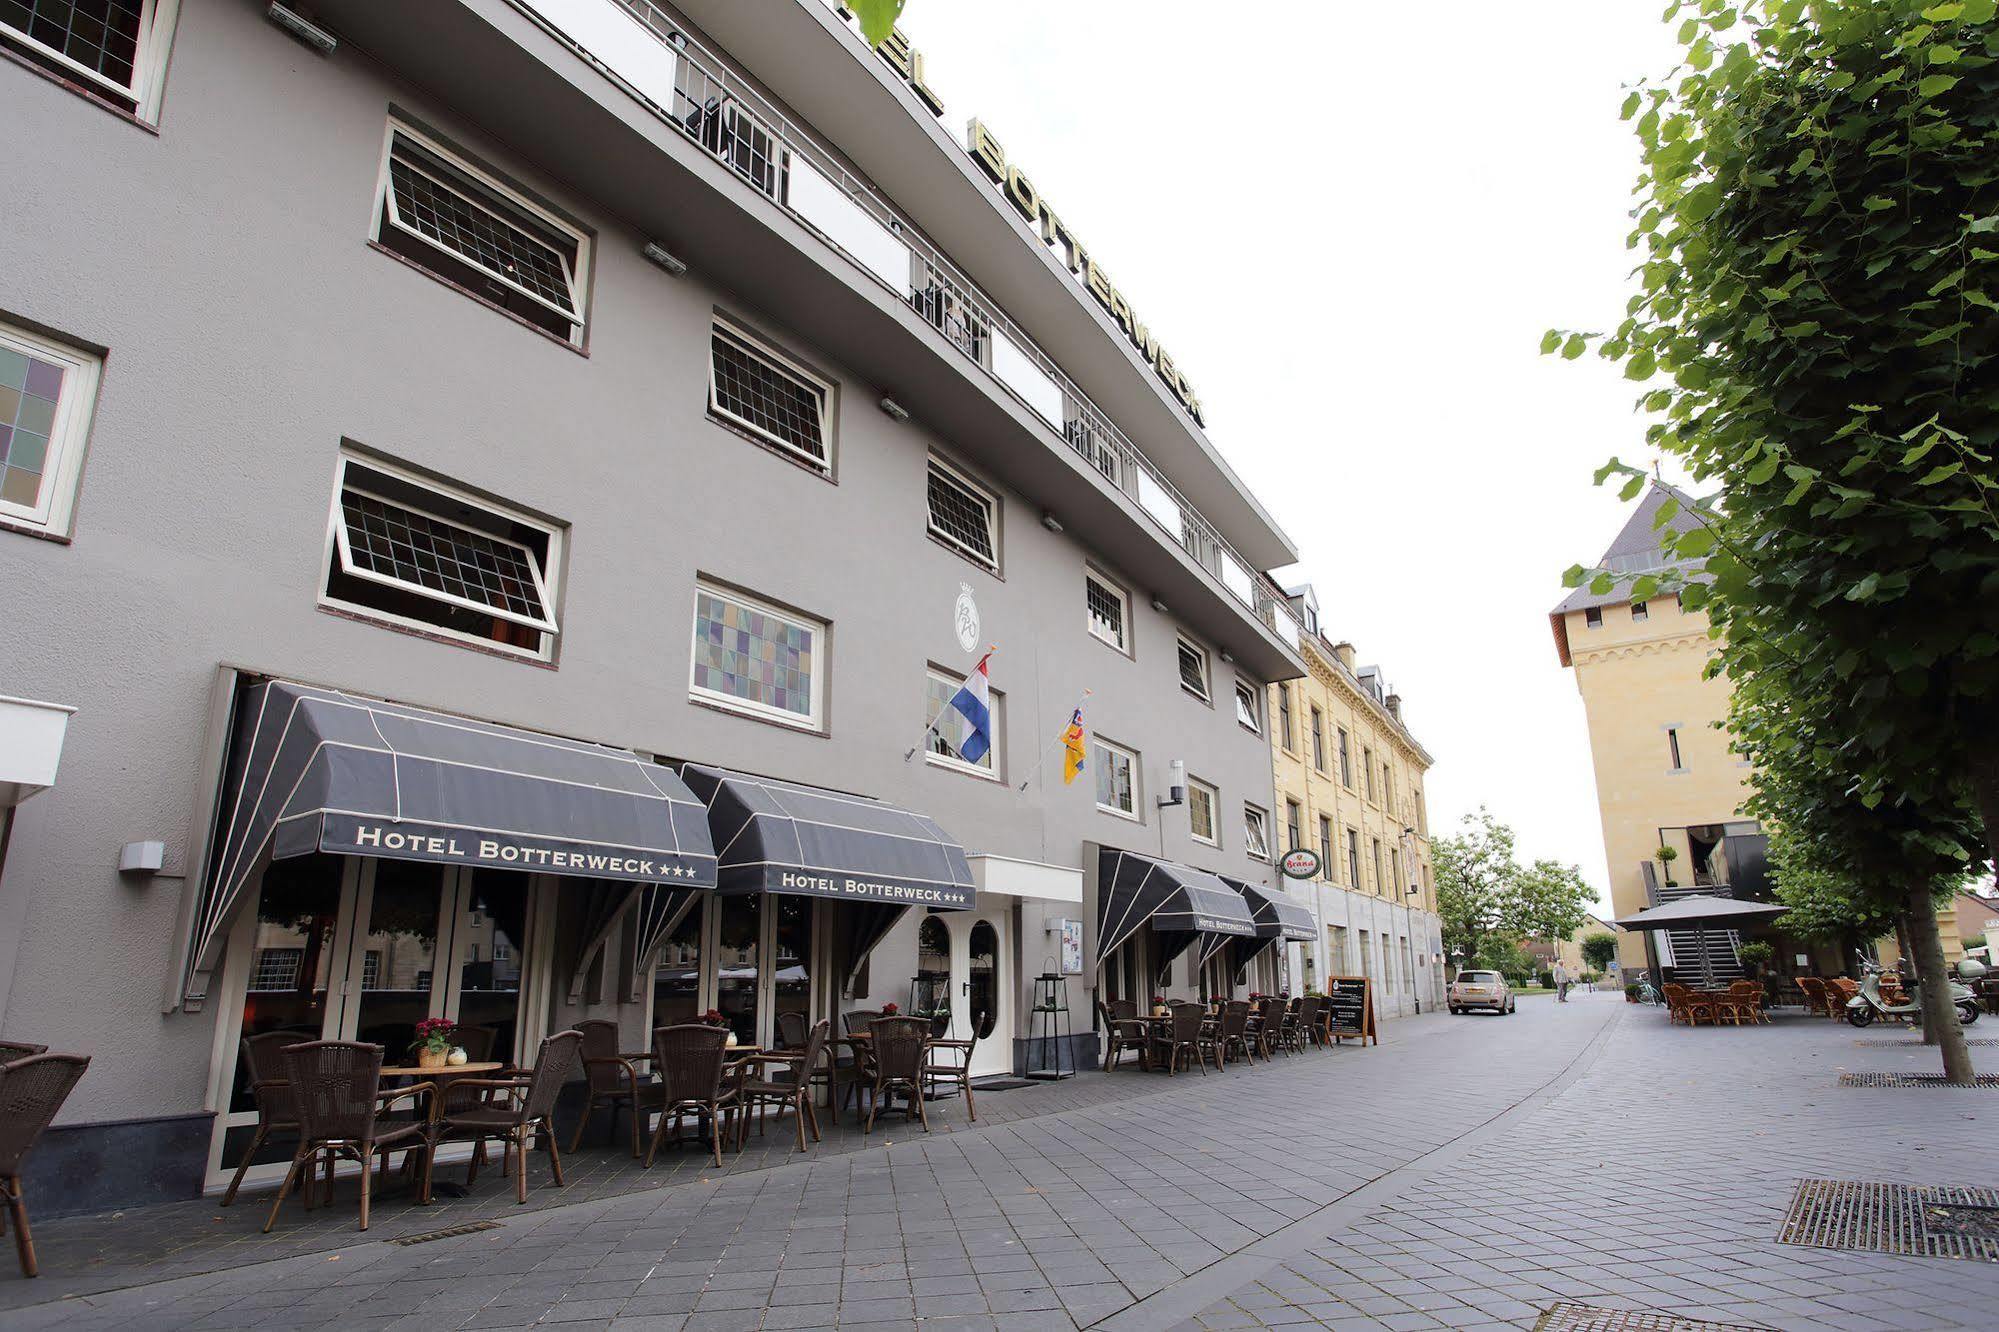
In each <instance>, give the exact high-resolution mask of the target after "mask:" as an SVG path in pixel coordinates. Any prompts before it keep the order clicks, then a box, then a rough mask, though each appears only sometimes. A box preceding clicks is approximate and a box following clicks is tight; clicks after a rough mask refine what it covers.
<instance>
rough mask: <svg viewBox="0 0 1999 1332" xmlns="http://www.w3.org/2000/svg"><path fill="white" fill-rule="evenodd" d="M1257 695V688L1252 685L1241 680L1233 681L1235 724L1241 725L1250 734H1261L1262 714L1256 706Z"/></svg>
mask: <svg viewBox="0 0 1999 1332" xmlns="http://www.w3.org/2000/svg"><path fill="white" fill-rule="evenodd" d="M1257 697H1258V694H1257V689H1256V687H1255V686H1254V685H1251V684H1249V683H1247V682H1245V681H1242V680H1237V681H1236V682H1235V719H1236V725H1238V726H1240V727H1242V728H1243V729H1244V730H1246V731H1248V732H1249V733H1250V734H1251V735H1262V734H1263V716H1262V712H1261V710H1260V709H1259V708H1258V707H1257V706H1256V701H1257Z"/></svg>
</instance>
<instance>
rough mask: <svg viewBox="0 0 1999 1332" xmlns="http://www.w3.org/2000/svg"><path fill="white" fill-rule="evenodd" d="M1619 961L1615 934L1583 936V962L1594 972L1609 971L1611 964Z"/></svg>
mask: <svg viewBox="0 0 1999 1332" xmlns="http://www.w3.org/2000/svg"><path fill="white" fill-rule="evenodd" d="M1616 960H1617V936H1616V935H1614V934H1585V935H1584V936H1583V961H1585V962H1587V963H1589V965H1590V968H1591V969H1592V970H1594V971H1608V970H1609V969H1610V964H1611V963H1612V962H1614V961H1616Z"/></svg>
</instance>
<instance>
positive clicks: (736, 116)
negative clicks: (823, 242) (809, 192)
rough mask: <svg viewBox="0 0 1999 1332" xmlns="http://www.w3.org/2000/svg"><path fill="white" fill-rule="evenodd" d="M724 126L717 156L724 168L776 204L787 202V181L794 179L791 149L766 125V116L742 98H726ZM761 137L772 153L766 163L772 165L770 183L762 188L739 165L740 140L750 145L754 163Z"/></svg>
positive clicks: (723, 109)
mask: <svg viewBox="0 0 1999 1332" xmlns="http://www.w3.org/2000/svg"><path fill="white" fill-rule="evenodd" d="M720 115H721V123H720V125H719V126H717V129H718V131H719V133H720V135H721V136H722V137H721V139H720V140H719V147H718V152H717V155H718V157H719V158H720V160H721V162H722V163H723V165H725V166H727V167H728V168H729V170H731V171H733V172H735V173H736V176H737V178H738V179H740V180H741V181H742V182H743V183H744V184H746V185H748V186H749V187H750V188H751V189H753V190H755V191H756V192H757V193H758V194H761V195H763V196H764V197H765V198H767V199H769V200H771V201H772V202H773V203H779V204H782V203H785V202H786V195H787V194H788V193H789V191H787V190H786V189H785V182H786V180H787V178H788V177H789V176H790V167H791V147H790V145H789V144H787V143H785V141H784V140H783V139H780V138H779V137H778V135H777V131H776V130H774V129H772V128H771V127H770V126H769V125H767V124H765V123H764V119H763V117H762V116H759V115H758V114H757V113H756V112H755V111H752V110H751V109H750V108H749V107H748V106H746V105H744V103H743V102H742V100H741V99H740V98H735V97H725V98H723V99H722V106H721V109H720ZM759 135H761V136H762V137H763V138H764V139H765V140H766V141H767V142H768V144H769V148H770V151H769V153H768V154H767V155H766V158H765V160H766V161H768V162H769V163H770V168H769V169H770V184H769V185H768V186H764V185H760V184H758V183H757V180H756V178H755V177H754V176H752V175H751V174H750V173H749V172H748V171H747V170H745V169H744V168H743V167H742V166H740V165H738V164H737V162H736V140H737V139H738V138H739V137H740V138H743V139H745V140H747V141H748V142H749V144H750V157H751V160H754V159H755V155H756V137H757V136H759Z"/></svg>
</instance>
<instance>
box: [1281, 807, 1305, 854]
mask: <svg viewBox="0 0 1999 1332" xmlns="http://www.w3.org/2000/svg"><path fill="white" fill-rule="evenodd" d="M1303 813H1304V811H1303V810H1302V809H1300V808H1299V805H1298V802H1297V801H1295V800H1287V801H1285V802H1284V836H1285V842H1284V849H1285V850H1286V851H1296V850H1297V849H1298V848H1299V847H1301V846H1303V845H1305V835H1304V833H1303V831H1302V830H1300V828H1299V827H1298V821H1299V819H1300V818H1301V817H1302V816H1303Z"/></svg>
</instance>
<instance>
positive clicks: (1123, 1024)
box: [1097, 999, 1152, 1073]
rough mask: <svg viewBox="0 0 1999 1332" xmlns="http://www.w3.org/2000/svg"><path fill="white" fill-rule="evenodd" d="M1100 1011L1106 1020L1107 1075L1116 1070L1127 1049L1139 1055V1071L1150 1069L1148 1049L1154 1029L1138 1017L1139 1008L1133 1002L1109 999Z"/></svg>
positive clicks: (1105, 1066)
mask: <svg viewBox="0 0 1999 1332" xmlns="http://www.w3.org/2000/svg"><path fill="white" fill-rule="evenodd" d="M1097 1008H1098V1010H1099V1011H1100V1012H1101V1013H1102V1014H1103V1019H1104V1036H1105V1038H1106V1040H1105V1045H1104V1072H1106V1073H1110V1072H1113V1071H1115V1070H1116V1068H1117V1066H1118V1065H1119V1064H1121V1063H1123V1062H1124V1052H1125V1051H1127V1050H1131V1051H1134V1052H1136V1053H1137V1055H1138V1066H1139V1067H1140V1068H1148V1067H1150V1066H1151V1059H1150V1056H1148V1055H1147V1053H1146V1047H1147V1045H1148V1044H1149V1043H1150V1041H1151V1031H1152V1029H1151V1028H1150V1027H1149V1026H1148V1025H1147V1024H1146V1023H1145V1021H1144V1020H1143V1019H1142V1018H1140V1017H1139V1016H1138V1005H1137V1004H1136V1003H1134V1002H1133V1001H1132V1000H1130V999H1108V1000H1103V1001H1100V1002H1099V1003H1098V1004H1097Z"/></svg>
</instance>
